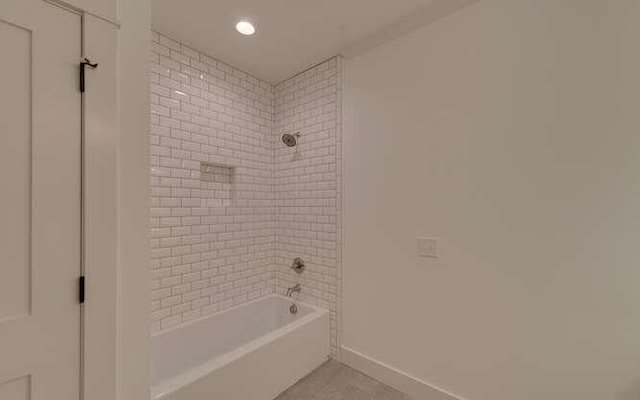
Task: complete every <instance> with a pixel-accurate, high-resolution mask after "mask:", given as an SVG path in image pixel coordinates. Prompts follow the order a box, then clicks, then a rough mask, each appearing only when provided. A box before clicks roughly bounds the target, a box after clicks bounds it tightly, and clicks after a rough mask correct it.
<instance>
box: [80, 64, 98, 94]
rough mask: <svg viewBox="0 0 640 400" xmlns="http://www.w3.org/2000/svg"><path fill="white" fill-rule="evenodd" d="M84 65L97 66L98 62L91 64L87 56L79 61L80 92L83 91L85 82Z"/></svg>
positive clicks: (94, 67)
mask: <svg viewBox="0 0 640 400" xmlns="http://www.w3.org/2000/svg"><path fill="white" fill-rule="evenodd" d="M86 67H91V68H93V69H96V68H98V63H95V64H92V63H91V61H90V60H89V59H88V58H86V57H85V58H84V60H83V61H81V62H80V93H84V88H85V82H84V70H85V68H86Z"/></svg>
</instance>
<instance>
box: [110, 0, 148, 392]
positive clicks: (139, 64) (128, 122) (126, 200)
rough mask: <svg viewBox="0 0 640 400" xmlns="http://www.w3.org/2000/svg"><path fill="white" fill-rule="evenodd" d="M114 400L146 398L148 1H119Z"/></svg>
mask: <svg viewBox="0 0 640 400" xmlns="http://www.w3.org/2000/svg"><path fill="white" fill-rule="evenodd" d="M119 12H120V21H121V22H122V27H121V28H120V30H119V32H118V85H117V86H118V111H119V115H118V117H119V121H118V122H119V128H120V129H119V133H118V161H117V162H118V171H117V173H118V346H117V356H118V370H117V399H118V400H143V399H144V400H146V399H148V398H149V227H148V221H149V212H148V211H149V173H148V171H149V169H148V166H149V159H148V149H149V80H148V73H149V53H150V52H149V43H150V40H151V38H150V35H151V31H150V29H151V0H135V1H133V0H120V4H119Z"/></svg>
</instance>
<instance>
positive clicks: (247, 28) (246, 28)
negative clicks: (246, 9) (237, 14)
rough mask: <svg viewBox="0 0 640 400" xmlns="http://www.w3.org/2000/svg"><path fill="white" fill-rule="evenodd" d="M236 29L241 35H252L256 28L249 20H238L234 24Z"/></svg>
mask: <svg viewBox="0 0 640 400" xmlns="http://www.w3.org/2000/svg"><path fill="white" fill-rule="evenodd" d="M236 30H237V31H238V32H240V33H242V34H243V35H253V34H254V33H256V28H255V27H254V26H253V24H252V23H251V22H249V21H240V22H238V23H237V24H236Z"/></svg>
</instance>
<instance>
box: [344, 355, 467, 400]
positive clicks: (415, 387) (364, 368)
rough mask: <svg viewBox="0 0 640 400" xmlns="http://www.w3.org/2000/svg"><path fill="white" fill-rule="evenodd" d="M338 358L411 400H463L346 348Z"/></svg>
mask: <svg viewBox="0 0 640 400" xmlns="http://www.w3.org/2000/svg"><path fill="white" fill-rule="evenodd" d="M340 358H341V361H342V362H343V363H344V364H346V365H348V366H350V367H351V368H353V369H356V370H358V371H360V372H362V373H364V374H365V375H369V376H370V377H372V378H373V379H375V380H378V381H380V382H382V383H384V384H385V385H388V386H391V387H392V388H394V389H397V390H399V391H401V392H403V393H405V394H407V395H409V397H411V398H412V399H413V400H464V399H462V398H460V397H456V396H454V395H452V394H451V393H447V392H446V391H444V390H442V389H440V388H437V387H435V386H433V385H430V384H428V383H426V382H424V381H421V380H420V379H418V378H415V377H413V376H411V375H408V374H406V373H404V372H402V371H399V370H398V369H396V368H393V367H390V366H388V365H385V364H383V363H381V362H379V361H376V360H374V359H372V358H369V357H367V356H365V355H364V354H360V353H358V352H357V351H354V350H351V349H349V348H347V347H344V346H343V347H342V348H341V357H340Z"/></svg>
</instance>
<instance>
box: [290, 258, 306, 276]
mask: <svg viewBox="0 0 640 400" xmlns="http://www.w3.org/2000/svg"><path fill="white" fill-rule="evenodd" d="M291 269H292V270H294V271H296V272H297V273H298V274H301V273H303V272H304V261H303V260H302V258H300V257H296V258H294V259H293V264H291Z"/></svg>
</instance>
